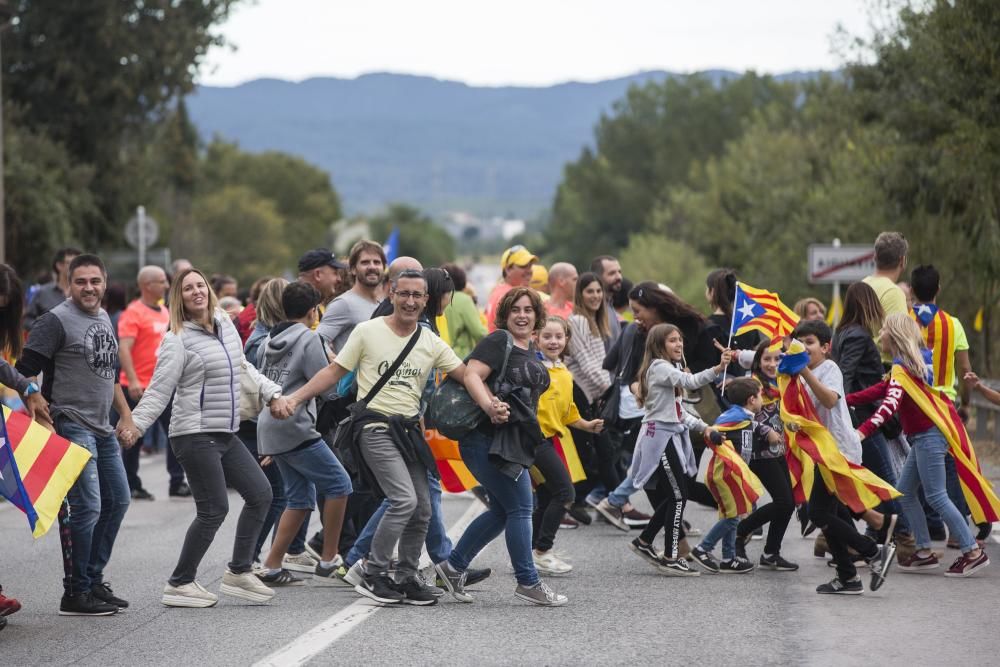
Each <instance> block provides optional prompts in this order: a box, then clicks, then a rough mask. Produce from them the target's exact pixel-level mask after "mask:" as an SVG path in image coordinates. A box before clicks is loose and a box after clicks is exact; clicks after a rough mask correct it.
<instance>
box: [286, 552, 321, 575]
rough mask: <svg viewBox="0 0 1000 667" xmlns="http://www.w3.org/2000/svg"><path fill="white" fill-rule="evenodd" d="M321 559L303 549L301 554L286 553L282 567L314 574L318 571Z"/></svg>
mask: <svg viewBox="0 0 1000 667" xmlns="http://www.w3.org/2000/svg"><path fill="white" fill-rule="evenodd" d="M318 564H319V561H318V560H316V559H315V558H313V557H312V556H310V555H309V554H307V553H306V552H305V551H303V552H302V553H300V554H285V557H284V558H282V559H281V567H283V568H285V569H286V570H291V571H292V572H306V573H308V574H312V573H313V572H315V571H316V566H317V565H318Z"/></svg>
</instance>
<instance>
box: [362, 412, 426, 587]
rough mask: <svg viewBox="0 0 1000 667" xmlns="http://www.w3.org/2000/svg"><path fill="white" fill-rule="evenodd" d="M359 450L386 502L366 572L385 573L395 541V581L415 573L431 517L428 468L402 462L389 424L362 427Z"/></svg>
mask: <svg viewBox="0 0 1000 667" xmlns="http://www.w3.org/2000/svg"><path fill="white" fill-rule="evenodd" d="M361 452H362V456H364V457H365V462H366V463H367V464H368V467H369V468H370V469H371V471H372V474H373V475H374V476H375V479H376V480H378V483H379V486H381V487H382V492H383V493H385V495H386V499H387V500H388V501H389V508H388V509H386V511H385V514H383V515H382V520H381V521H379V524H378V528H377V529H375V535H374V536H373V537H372V545H371V551H370V552H369V553H368V561H367V562H366V564H365V573H366V574H369V575H373V574H385V573H386V572H387V571H388V570H389V561H390V559H391V558H392V550H393V547H395V546H396V543H397V542H398V543H399V548H398V555H399V564H398V565H397V566H396V580H397V581H399V582H402V581H405V580H406V579H407V578H409V577H412V576H414V575H415V574H416V572H417V565H418V563H419V561H420V551H421V549H422V548H423V545H424V539H425V538H426V537H427V526H428V525H429V523H430V519H431V500H430V490H429V489H428V486H427V468H426V467H424V465H423V464H422V463H419V462H414V463H407V462H406V461H404V460H403V455H402V454H400V452H399V448H398V447H397V446H396V443H395V442H393V440H392V436H391V435H390V433H389V429H388V426H383V425H381V424H379V425H375V426H370V427H368V428H365V429H362V431H361Z"/></svg>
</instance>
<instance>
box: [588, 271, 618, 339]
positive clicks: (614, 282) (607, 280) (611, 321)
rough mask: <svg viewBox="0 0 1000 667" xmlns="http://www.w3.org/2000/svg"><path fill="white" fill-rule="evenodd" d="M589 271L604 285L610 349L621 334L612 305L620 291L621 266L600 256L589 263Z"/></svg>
mask: <svg viewBox="0 0 1000 667" xmlns="http://www.w3.org/2000/svg"><path fill="white" fill-rule="evenodd" d="M590 270H591V272H593V273H596V274H597V275H598V276H600V278H601V283H603V284H604V299H605V300H606V301H607V304H608V307H607V311H608V328H609V329H610V330H611V337H610V338H608V340H607V346H608V349H610V347H611V345H613V344H614V342H615V340H616V339H617V338H618V335H619V334H621V332H622V326H621V323H620V322H619V321H618V315H617V314H616V313H615V308H614V306H613V305H612V301H613V300H614V297H615V295H616V294H618V292H620V291H621V289H622V266H621V264H619V263H618V260H617V259H615V258H614V257H612V256H611V255H600V256H598V257H595V258H594V260H593V261H592V262H591V263H590Z"/></svg>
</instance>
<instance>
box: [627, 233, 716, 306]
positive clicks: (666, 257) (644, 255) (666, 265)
mask: <svg viewBox="0 0 1000 667" xmlns="http://www.w3.org/2000/svg"><path fill="white" fill-rule="evenodd" d="M619 259H620V260H621V263H622V266H623V267H625V269H626V271H627V274H628V275H627V277H628V278H629V280H633V281H636V282H638V281H639V280H655V281H656V282H658V283H663V284H664V285H666V286H667V287H669V288H670V289H672V290H673V291H674V293H675V294H677V295H678V296H679V297H681V298H682V299H684V300H685V301H687V302H688V303H690V304H692V305H694V306H695V307H699V306H700V305H701V304H703V303H704V302H705V277H706V276H707V275H708V273H709V271H711V269H712V267H710V266H709V265H708V263H706V262H705V258H704V257H702V256H701V255H700V254H699V253H698V251H696V250H695V249H694V248H692V247H691V246H690V245H688V244H686V243H684V242H683V241H674V240H671V239H669V238H667V237H666V236H665V235H663V234H655V233H651V232H646V233H642V234H636V235H635V236H633V237H632V238H631V239H629V244H628V247H626V248H625V249H624V250H622V252H621V255H620V256H619Z"/></svg>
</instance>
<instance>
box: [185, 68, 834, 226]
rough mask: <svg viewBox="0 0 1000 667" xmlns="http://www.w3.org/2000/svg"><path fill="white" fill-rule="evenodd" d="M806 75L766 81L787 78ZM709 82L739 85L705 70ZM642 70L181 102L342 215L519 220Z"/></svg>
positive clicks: (376, 77) (337, 83) (207, 94)
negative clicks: (292, 168)
mask: <svg viewBox="0 0 1000 667" xmlns="http://www.w3.org/2000/svg"><path fill="white" fill-rule="evenodd" d="M816 74H817V73H814V72H792V73H788V74H783V75H780V76H778V77H777V78H778V79H782V80H797V79H804V78H810V77H813V76H816ZM704 75H706V76H708V77H710V78H712V79H713V80H716V81H722V80H725V79H727V78H732V77H737V76H739V74H738V73H736V72H730V71H725V70H715V71H710V72H705V73H704ZM672 76H678V75H677V74H672V73H670V72H642V73H639V74H635V75H632V76H627V77H623V78H620V79H611V80H607V81H599V82H596V83H576V82H570V83H564V84H559V85H555V86H550V87H547V88H527V87H497V88H488V87H474V86H468V85H466V84H464V83H458V82H454V81H442V80H438V79H433V78H429V77H420V76H410V75H401V74H367V75H364V76H360V77H358V78H356V79H336V78H314V79H307V80H305V81H302V82H298V83H295V82H290V81H281V80H276V79H257V80H255V81H250V82H248V83H244V84H241V85H239V86H235V87H226V88H223V87H214V86H202V87H200V88H199V89H198V90H197V91H196V92H195V94H193V95H192V96H191V97H190V98H189V99H188V109H189V111H190V113H191V118H192V120H193V122H194V123H195V125H196V126H197V127H198V129H199V131H200V132H201V135H202V137H203V138H205V139H209V138H211V137H213V136H215V135H218V136H220V137H222V138H224V139H226V140H230V141H236V142H238V143H239V144H240V146H241V147H242V148H243V149H245V150H250V151H265V150H279V151H284V152H287V153H292V154H295V155H299V156H301V157H303V158H305V159H306V160H308V161H310V162H312V163H314V164H317V165H319V166H320V167H322V168H323V169H325V170H327V171H329V172H330V174H331V177H332V179H333V183H334V185H335V187H336V188H337V190H338V192H339V193H340V195H341V197H342V199H343V202H344V206H345V210H346V211H347V212H348V213H351V214H353V213H364V212H372V211H375V210H377V209H379V208H380V207H382V206H383V205H385V204H386V203H389V202H406V203H410V204H414V205H416V206H418V207H420V208H422V209H424V210H426V211H428V212H430V213H431V214H433V215H442V214H444V213H446V212H449V211H467V212H470V213H473V214H477V215H482V216H491V215H514V216H518V217H527V218H530V217H532V216H534V215H536V214H537V213H538V212H539V211H541V210H543V209H544V208H545V207H547V206H549V205H550V204H551V203H552V198H553V196H554V194H555V190H556V186H557V185H558V184H559V181H560V180H561V178H562V169H563V166H564V165H565V164H566V163H567V162H569V161H572V160H575V159H576V158H577V157H578V156H579V154H580V151H581V150H582V148H583V147H584V146H585V145H588V144H591V143H592V141H593V129H594V126H595V124H596V123H597V122H598V120H599V119H600V116H601V114H602V113H605V112H607V111H608V110H610V108H611V104H612V103H613V102H614V101H615V100H617V99H619V98H621V97H623V96H624V94H625V92H626V91H627V89H628V87H629V86H630V85H632V84H640V85H641V84H643V83H646V82H648V81H651V80H653V81H662V80H664V79H665V78H666V77H672Z"/></svg>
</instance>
